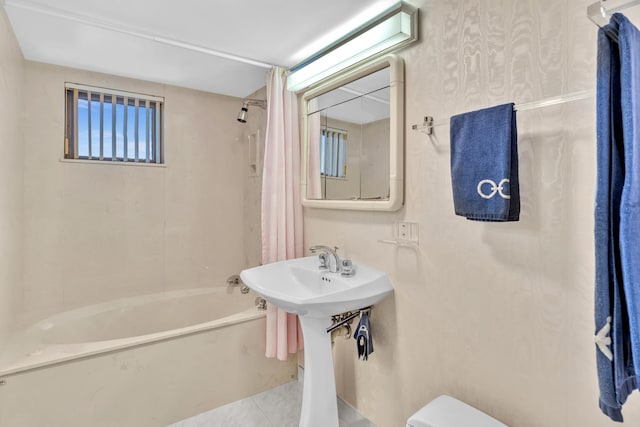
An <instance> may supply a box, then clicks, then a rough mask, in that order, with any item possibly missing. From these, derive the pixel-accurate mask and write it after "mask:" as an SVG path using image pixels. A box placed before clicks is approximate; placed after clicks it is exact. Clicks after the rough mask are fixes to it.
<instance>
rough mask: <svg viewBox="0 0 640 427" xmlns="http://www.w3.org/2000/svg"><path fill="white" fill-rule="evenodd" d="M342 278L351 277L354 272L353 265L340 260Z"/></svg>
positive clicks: (347, 261)
mask: <svg viewBox="0 0 640 427" xmlns="http://www.w3.org/2000/svg"><path fill="white" fill-rule="evenodd" d="M341 274H342V275H343V276H347V277H351V276H353V275H354V274H356V272H355V270H354V269H353V263H352V262H351V260H350V259H343V260H342V273H341Z"/></svg>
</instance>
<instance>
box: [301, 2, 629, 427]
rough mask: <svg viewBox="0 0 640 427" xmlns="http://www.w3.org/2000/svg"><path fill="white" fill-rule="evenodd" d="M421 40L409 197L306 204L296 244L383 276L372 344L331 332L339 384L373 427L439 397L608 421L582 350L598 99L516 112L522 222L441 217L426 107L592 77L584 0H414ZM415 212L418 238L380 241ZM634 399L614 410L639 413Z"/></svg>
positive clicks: (530, 419)
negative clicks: (365, 206)
mask: <svg viewBox="0 0 640 427" xmlns="http://www.w3.org/2000/svg"><path fill="white" fill-rule="evenodd" d="M413 3H415V4H416V5H417V6H419V7H420V8H421V11H420V14H421V22H420V27H421V34H420V40H421V41H420V42H419V43H418V44H416V45H414V46H412V47H410V48H409V49H407V50H405V51H403V52H401V53H400V54H401V55H402V56H403V57H404V60H405V67H406V83H407V84H406V91H405V96H406V106H405V112H406V119H405V130H406V140H405V150H406V154H405V159H406V172H405V177H406V186H405V192H406V198H405V206H404V208H403V209H401V210H400V211H398V212H396V213H366V212H349V211H331V210H319V209H305V218H304V219H305V246H307V247H308V246H309V245H312V244H328V245H337V246H339V247H340V248H341V251H340V252H341V253H342V254H344V255H346V256H348V257H351V258H353V259H355V260H356V262H357V261H359V262H363V263H367V264H370V265H373V266H376V267H378V268H380V269H383V270H385V271H387V272H388V273H389V275H390V277H391V280H392V281H393V284H394V286H395V293H394V295H393V297H391V298H388V299H387V300H385V301H384V302H382V303H380V304H378V305H377V306H376V307H375V308H374V310H373V314H372V329H373V337H374V343H375V353H374V354H373V355H372V358H371V359H370V360H369V361H368V362H366V363H363V362H361V361H358V360H357V355H356V349H355V345H354V343H353V340H349V341H343V340H341V339H338V340H336V347H335V356H336V375H337V379H338V391H339V394H340V395H341V396H342V397H343V398H345V399H346V400H347V401H349V402H351V403H352V404H354V405H355V406H356V407H357V408H358V409H359V410H360V411H361V412H362V413H363V414H364V415H366V416H367V417H369V418H370V419H371V420H372V421H373V422H374V423H375V424H376V425H377V426H378V427H398V426H401V425H404V423H405V421H406V419H407V418H408V417H409V415H410V414H412V413H413V412H414V411H416V410H417V409H418V408H420V407H421V406H422V405H424V404H425V403H427V402H428V401H430V400H431V399H433V398H435V397H436V396H437V395H439V394H443V393H446V394H450V395H453V396H455V397H458V398H460V399H462V400H464V401H467V402H469V403H470V404H472V405H475V406H477V407H479V408H481V409H482V410H484V411H486V412H488V413H490V414H492V415H494V416H496V417H497V418H499V419H501V420H502V421H503V422H505V423H506V424H508V425H510V426H514V427H601V426H614V425H617V424H615V423H612V422H610V421H608V419H607V418H606V417H605V416H604V415H602V414H601V413H600V411H599V409H598V391H597V382H596V368H595V348H594V345H593V339H592V336H593V333H594V324H593V282H594V263H593V258H594V249H593V201H594V189H595V157H594V156H595V132H594V129H595V123H594V119H595V101H594V99H588V100H584V101H579V102H573V103H569V104H564V105H561V106H555V107H548V108H543V109H538V110H532V111H524V112H520V113H518V135H519V151H520V154H519V159H520V179H521V194H522V215H521V220H520V222H517V223H510V224H491V223H480V222H473V221H467V220H465V219H463V218H461V217H457V216H455V215H454V213H453V202H452V195H451V179H450V167H449V152H450V150H449V135H448V126H447V125H443V126H438V127H437V128H436V133H435V135H434V137H433V138H429V137H428V136H426V135H424V134H422V133H419V132H415V131H412V130H411V124H414V123H422V117H423V116H425V115H431V116H434V117H435V120H436V121H441V120H446V119H448V118H449V117H450V116H451V115H453V114H457V113H461V112H465V111H470V110H473V109H477V108H482V107H487V106H491V105H496V104H500V103H504V102H509V101H515V102H526V101H533V100H538V99H542V98H545V97H550V96H556V95H560V94H562V93H569V92H573V91H578V90H585V89H588V90H593V89H594V87H595V62H596V31H597V28H596V27H595V26H594V25H593V24H592V23H591V22H590V21H589V20H588V19H587V18H586V7H587V5H588V4H589V3H592V0H567V1H557V0H522V1H520V0H519V1H509V0H483V1H475V0H473V1H468V0H465V1H463V0H457V1H454V0H452V1H430V0H416V1H415V2H413ZM396 221H413V222H417V223H418V224H419V227H420V246H419V248H416V249H411V248H402V247H398V248H396V247H394V246H390V245H384V244H381V243H378V239H387V238H390V237H391V227H392V226H391V224H392V223H393V222H396ZM639 396H640V394H638V393H636V394H635V395H634V396H632V397H631V398H630V399H629V401H628V402H627V404H626V405H625V407H624V414H625V417H626V423H627V424H629V425H638V424H640V399H639Z"/></svg>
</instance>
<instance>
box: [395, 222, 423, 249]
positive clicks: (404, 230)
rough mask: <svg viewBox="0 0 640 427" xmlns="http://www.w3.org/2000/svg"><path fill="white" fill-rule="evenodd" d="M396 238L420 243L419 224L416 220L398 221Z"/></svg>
mask: <svg viewBox="0 0 640 427" xmlns="http://www.w3.org/2000/svg"><path fill="white" fill-rule="evenodd" d="M394 234H395V238H396V240H398V241H401V242H412V243H416V244H417V243H418V224H417V223H415V222H396V223H395V230H394Z"/></svg>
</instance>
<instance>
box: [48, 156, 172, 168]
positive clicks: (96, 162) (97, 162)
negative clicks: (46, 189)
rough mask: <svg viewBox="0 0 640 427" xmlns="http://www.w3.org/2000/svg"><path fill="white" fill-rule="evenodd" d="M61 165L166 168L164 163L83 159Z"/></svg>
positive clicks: (62, 161)
mask: <svg viewBox="0 0 640 427" xmlns="http://www.w3.org/2000/svg"><path fill="white" fill-rule="evenodd" d="M60 162H61V163H82V164H85V165H109V166H142V167H145V168H161V169H164V168H166V167H167V165H166V163H160V164H159V163H147V162H133V161H131V162H105V161H100V160H84V159H65V158H62V159H60Z"/></svg>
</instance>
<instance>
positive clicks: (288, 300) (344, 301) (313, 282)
mask: <svg viewBox="0 0 640 427" xmlns="http://www.w3.org/2000/svg"><path fill="white" fill-rule="evenodd" d="M319 265H320V263H319V261H318V257H317V256H310V257H305V258H296V259H292V260H287V261H281V262H276V263H272V264H267V265H263V266H260V267H255V268H251V269H248V270H244V271H242V272H241V273H240V277H241V278H242V281H243V282H244V283H245V284H246V285H247V286H249V288H251V289H252V290H253V291H254V292H256V293H257V294H259V295H260V296H262V297H263V298H264V299H266V300H267V301H269V302H270V303H272V304H274V305H276V306H278V307H280V308H281V309H283V310H285V311H288V312H289V313H293V314H297V315H299V316H303V315H309V316H313V317H326V316H331V315H334V314H339V313H343V312H345V311H349V310H357V309H359V308H362V307H367V306H370V305H372V304H375V303H376V302H378V301H380V300H381V299H382V298H384V297H385V296H386V295H388V294H389V293H391V292H392V291H393V286H391V282H390V281H389V278H388V277H387V275H386V273H384V272H382V271H379V270H375V269H373V268H371V267H367V266H363V265H358V264H355V263H354V268H355V271H356V274H355V275H354V276H351V277H345V276H342V275H341V274H340V273H330V272H328V271H327V270H320V269H319V268H318V266H319Z"/></svg>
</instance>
